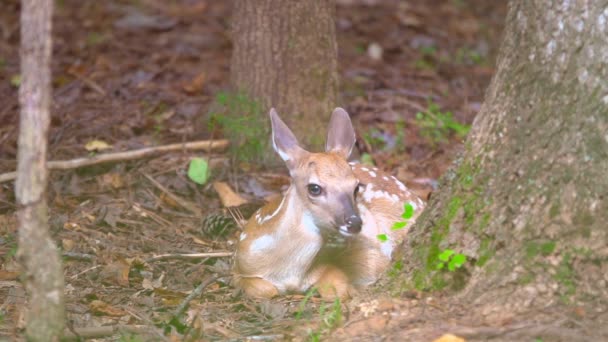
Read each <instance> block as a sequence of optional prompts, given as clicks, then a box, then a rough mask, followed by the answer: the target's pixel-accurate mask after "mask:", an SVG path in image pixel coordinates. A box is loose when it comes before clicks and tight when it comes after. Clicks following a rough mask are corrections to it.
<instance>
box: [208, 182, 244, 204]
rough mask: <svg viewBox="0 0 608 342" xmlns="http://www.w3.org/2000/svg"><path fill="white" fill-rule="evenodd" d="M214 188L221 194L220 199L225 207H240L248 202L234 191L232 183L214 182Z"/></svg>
mask: <svg viewBox="0 0 608 342" xmlns="http://www.w3.org/2000/svg"><path fill="white" fill-rule="evenodd" d="M213 188H214V189H215V191H216V192H217V194H218V195H219V196H220V201H221V202H222V205H223V206H224V207H227V208H229V207H238V206H240V205H243V204H245V203H247V200H246V199H244V198H243V197H241V196H240V195H239V194H237V193H235V192H234V191H232V189H231V188H230V185H228V184H226V183H225V182H214V183H213Z"/></svg>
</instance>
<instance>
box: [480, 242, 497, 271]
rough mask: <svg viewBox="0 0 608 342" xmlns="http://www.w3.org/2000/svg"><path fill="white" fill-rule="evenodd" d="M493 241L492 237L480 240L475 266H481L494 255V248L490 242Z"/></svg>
mask: <svg viewBox="0 0 608 342" xmlns="http://www.w3.org/2000/svg"><path fill="white" fill-rule="evenodd" d="M493 242H494V239H493V238H489V237H486V238H484V239H483V240H481V244H480V245H479V250H478V254H479V257H478V258H477V262H476V263H475V266H478V267H483V266H484V265H485V264H486V263H487V262H488V260H490V258H491V257H493V256H494V253H495V251H494V249H493V248H492V243H493Z"/></svg>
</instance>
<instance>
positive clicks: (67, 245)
mask: <svg viewBox="0 0 608 342" xmlns="http://www.w3.org/2000/svg"><path fill="white" fill-rule="evenodd" d="M74 244H75V243H74V240H70V239H61V247H62V248H63V250H64V251H66V252H69V251H71V250H72V249H73V248H74Z"/></svg>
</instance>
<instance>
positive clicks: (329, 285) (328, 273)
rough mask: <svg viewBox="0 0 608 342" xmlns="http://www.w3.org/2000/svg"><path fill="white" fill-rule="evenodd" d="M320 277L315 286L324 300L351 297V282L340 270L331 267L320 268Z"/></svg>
mask: <svg viewBox="0 0 608 342" xmlns="http://www.w3.org/2000/svg"><path fill="white" fill-rule="evenodd" d="M319 267H320V269H319V270H317V272H320V277H319V279H318V280H317V282H316V283H315V284H314V287H316V288H317V290H318V291H319V294H320V295H321V297H322V298H323V299H324V300H328V301H331V300H334V299H336V298H340V299H347V298H349V297H350V282H349V280H348V276H347V275H346V274H345V273H344V272H343V271H342V270H340V269H339V268H337V267H335V266H331V265H324V266H319Z"/></svg>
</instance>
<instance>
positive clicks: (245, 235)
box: [239, 233, 247, 241]
mask: <svg viewBox="0 0 608 342" xmlns="http://www.w3.org/2000/svg"><path fill="white" fill-rule="evenodd" d="M246 238H247V234H245V233H241V236H240V237H239V240H240V241H243V240H245V239H246Z"/></svg>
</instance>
